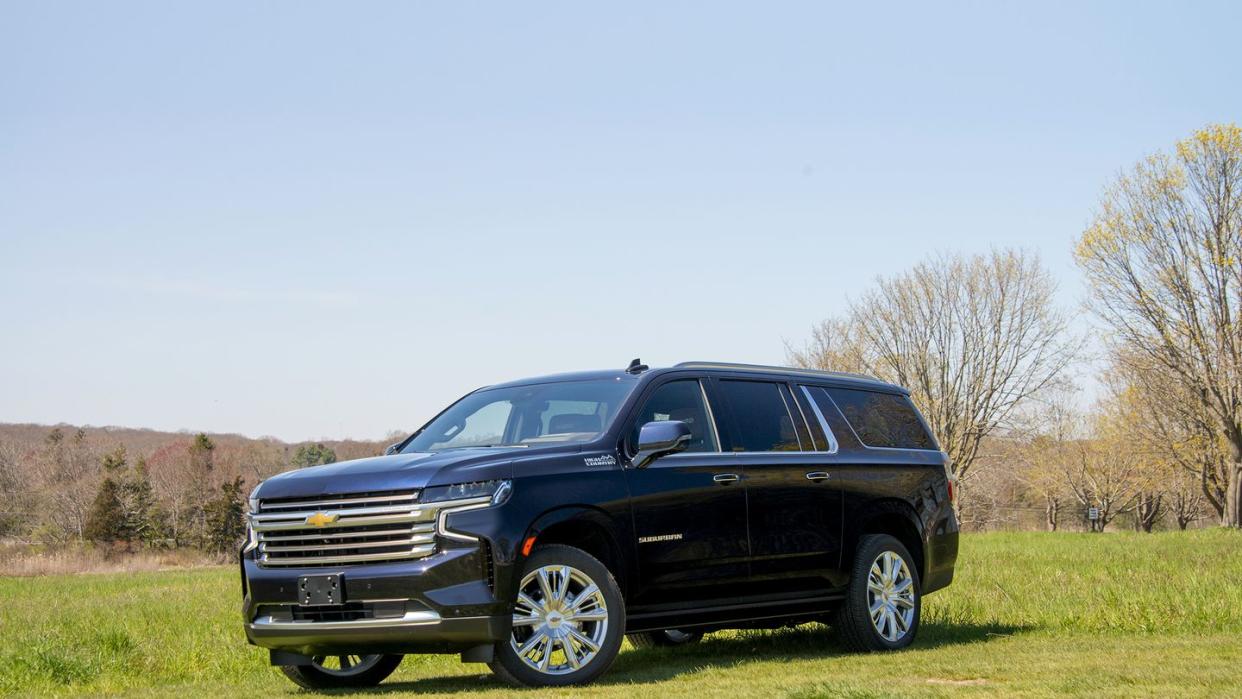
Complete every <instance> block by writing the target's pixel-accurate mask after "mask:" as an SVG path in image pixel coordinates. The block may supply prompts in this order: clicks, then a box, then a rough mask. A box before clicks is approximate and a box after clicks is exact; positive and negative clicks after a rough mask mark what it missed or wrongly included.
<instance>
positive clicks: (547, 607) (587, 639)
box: [489, 545, 625, 687]
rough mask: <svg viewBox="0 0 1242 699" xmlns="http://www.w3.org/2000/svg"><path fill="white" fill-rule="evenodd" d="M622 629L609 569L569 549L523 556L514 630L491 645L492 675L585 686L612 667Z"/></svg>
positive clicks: (533, 683) (618, 600)
mask: <svg viewBox="0 0 1242 699" xmlns="http://www.w3.org/2000/svg"><path fill="white" fill-rule="evenodd" d="M624 630H625V602H624V601H623V600H622V599H621V589H620V588H619V587H617V582H616V580H614V579H613V577H612V573H610V572H608V568H606V567H605V566H604V564H603V563H600V562H599V561H598V560H597V559H596V558H595V557H594V556H591V555H590V554H588V553H586V552H585V551H582V550H580V549H576V548H573V547H571V546H561V545H551V546H543V547H540V548H538V549H536V550H535V552H534V553H533V554H531V556H530V558H528V559H527V560H526V568H525V571H524V573H523V576H522V582H521V583H520V584H519V585H518V590H517V595H516V599H515V600H514V604H513V630H512V632H511V634H510V637H509V639H508V640H507V641H501V642H500V643H497V644H496V652H495V656H494V659H493V660H492V662H491V663H490V664H489V665H490V667H491V669H492V672H494V673H496V675H497V676H498V677H500V678H501V679H503V680H505V681H508V682H510V683H516V684H524V685H527V686H530V687H545V686H564V685H571V684H585V683H587V682H591V681H592V680H594V679H595V678H597V677H599V676H600V675H601V674H603V673H604V671H605V670H607V669H608V667H609V666H610V665H612V661H613V660H615V659H616V657H617V651H619V650H620V649H621V637H622V632H623V631H624Z"/></svg>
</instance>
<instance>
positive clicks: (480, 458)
mask: <svg viewBox="0 0 1242 699" xmlns="http://www.w3.org/2000/svg"><path fill="white" fill-rule="evenodd" d="M526 451H528V450H526V449H520V448H515V449H502V448H480V449H454V450H451V451H442V452H434V453H415V454H392V455H389V456H375V457H371V458H368V459H354V460H353V461H340V462H337V463H333V464H325V465H323V466H312V467H311V468H302V469H298V470H296V471H285V472H284V473H282V474H280V475H278V476H273V477H272V478H269V479H267V480H265V481H263V482H262V483H261V484H259V488H258V490H257V491H256V497H259V498H289V497H313V496H317V495H345V494H348V493H369V492H379V491H385V490H408V489H411V488H420V489H421V488H426V487H429V486H436V485H452V484H454V483H471V482H474V481H488V480H497V479H504V478H510V477H512V475H513V474H512V470H513V469H512V467H511V463H512V459H513V457H514V452H526ZM523 456H525V454H523Z"/></svg>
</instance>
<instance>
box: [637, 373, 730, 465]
mask: <svg viewBox="0 0 1242 699" xmlns="http://www.w3.org/2000/svg"><path fill="white" fill-rule="evenodd" d="M708 415H709V413H708V412H707V405H706V404H705V403H704V402H703V389H702V387H700V386H699V382H698V380H697V379H682V380H679V381H670V382H668V383H666V384H664V385H663V386H661V387H659V388H657V389H656V390H655V393H653V394H651V397H650V398H648V399H647V402H646V403H644V404H643V407H642V409H641V410H639V411H638V419H637V420H636V421H635V422H634V428H633V429H632V430H631V433H630V450H631V451H635V450H636V449H637V446H638V431H639V430H640V429H642V426H643V425H645V424H647V423H648V422H659V421H662V420H681V421H682V422H684V423H686V426H688V427H689V428H690V446H689V447H687V448H686V451H720V445H719V443H718V442H717V441H716V428H715V425H713V424H712V421H711V419H710V418H709V417H708Z"/></svg>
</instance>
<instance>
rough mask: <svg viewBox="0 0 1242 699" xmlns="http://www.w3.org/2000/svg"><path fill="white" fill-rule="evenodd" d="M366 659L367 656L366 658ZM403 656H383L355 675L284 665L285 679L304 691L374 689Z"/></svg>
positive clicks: (310, 666) (395, 667)
mask: <svg viewBox="0 0 1242 699" xmlns="http://www.w3.org/2000/svg"><path fill="white" fill-rule="evenodd" d="M364 657H365V656H364ZM403 657H405V656H401V655H381V656H380V658H379V660H378V661H376V662H375V664H374V665H371V666H370V667H368V668H366V669H365V670H362V671H360V672H357V673H355V674H333V673H331V672H325V671H324V670H322V669H320V668H318V667H316V666H314V665H282V666H280V671H281V672H283V673H285V677H288V678H289V679H291V680H293V683H294V684H296V685H297V686H299V687H302V688H303V689H348V688H351V687H354V688H357V687H374V686H375V685H377V684H379V683H380V682H383V681H384V680H385V679H387V678H388V676H389V675H391V674H392V673H393V670H396V669H397V666H398V665H400V664H401V660H402V658H403Z"/></svg>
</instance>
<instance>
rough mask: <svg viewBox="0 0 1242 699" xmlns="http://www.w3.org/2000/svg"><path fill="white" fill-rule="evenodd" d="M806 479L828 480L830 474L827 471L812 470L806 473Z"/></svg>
mask: <svg viewBox="0 0 1242 699" xmlns="http://www.w3.org/2000/svg"><path fill="white" fill-rule="evenodd" d="M806 479H807V480H808V481H826V480H828V474H827V472H825V471H811V472H810V473H808V474H806Z"/></svg>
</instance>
